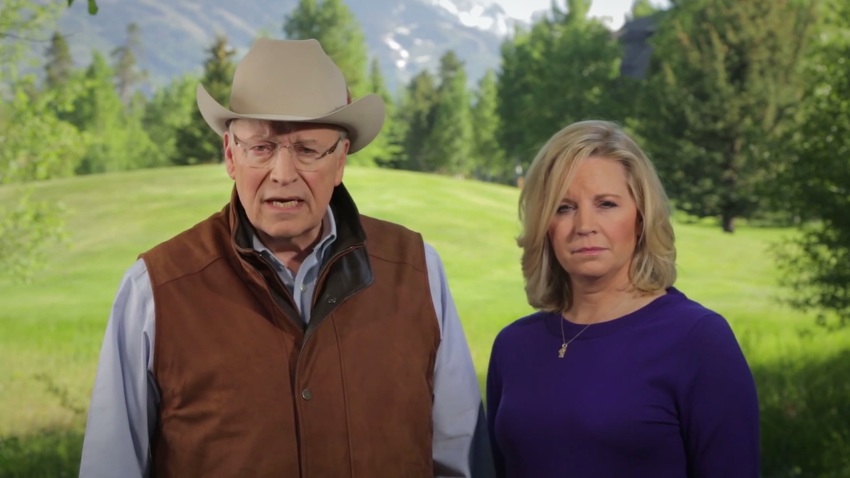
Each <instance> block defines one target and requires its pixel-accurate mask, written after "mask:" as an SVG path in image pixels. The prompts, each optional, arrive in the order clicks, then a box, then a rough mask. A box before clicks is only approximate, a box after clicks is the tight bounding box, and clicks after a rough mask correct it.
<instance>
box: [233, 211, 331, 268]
mask: <svg viewBox="0 0 850 478" xmlns="http://www.w3.org/2000/svg"><path fill="white" fill-rule="evenodd" d="M250 231H251V245H252V247H253V248H254V250H255V251H257V252H259V253H260V254H261V255H263V256H264V257H267V258H270V259H272V260H274V261H275V263H277V264H280V265H283V263H282V262H281V261H280V259H278V258H277V256H275V255H274V253H273V252H272V251H271V250H270V249H269V248H268V247H266V245H265V244H263V241H261V240H260V236H259V235H257V233H256V232H254V229H253V228H251V230H250ZM336 235H337V231H336V220H334V213H333V210H332V209H331V207H330V206H328V209H327V212H325V216H324V217H323V218H322V238H321V239H319V242H318V243H316V246H315V247H313V251H312V252H311V253H310V255H313V254H315V255H316V262H317V263H318V264H321V263H322V259H323V256H324V254H325V251H327V250H328V248H329V247H330V246H331V244H333V243H334V241H335V240H336Z"/></svg>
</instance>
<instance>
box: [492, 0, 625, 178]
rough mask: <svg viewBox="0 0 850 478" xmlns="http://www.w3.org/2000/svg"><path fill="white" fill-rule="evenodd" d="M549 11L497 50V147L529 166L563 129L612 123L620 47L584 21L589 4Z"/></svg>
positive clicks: (579, 1) (596, 22)
mask: <svg viewBox="0 0 850 478" xmlns="http://www.w3.org/2000/svg"><path fill="white" fill-rule="evenodd" d="M568 7H569V10H568V11H567V12H566V13H565V12H562V11H561V10H559V9H558V8H556V7H555V6H554V5H553V7H552V11H551V12H550V14H549V15H548V16H547V17H544V18H542V19H540V20H539V21H537V22H535V23H534V24H533V25H532V26H531V29H530V30H529V31H525V30H519V31H517V32H516V34H515V35H514V37H513V38H512V39H509V40H506V41H505V42H504V43H503V44H502V69H501V72H500V74H499V81H498V88H497V89H498V110H499V117H500V118H501V122H502V124H503V125H504V127H503V128H502V130H501V134H500V143H501V145H502V146H503V148H504V151H505V154H506V156H507V158H508V159H509V160H510V161H511V163H513V164H528V163H530V162H531V159H532V158H533V156H534V154H535V153H536V152H537V150H538V149H539V148H540V147H541V146H542V145H543V143H544V142H545V141H546V140H547V139H548V138H549V137H550V136H551V135H552V134H553V133H554V132H555V131H557V130H559V129H561V128H562V127H564V126H565V125H567V124H569V123H572V122H575V121H579V120H583V119H588V118H594V117H602V118H606V119H618V116H621V113H620V111H621V109H622V108H623V107H622V106H621V105H620V104H619V103H618V102H617V101H616V99H617V96H616V95H614V93H613V92H614V91H616V89H617V81H618V78H619V64H620V56H621V52H620V47H619V45H618V44H617V41H616V39H615V38H614V37H613V35H612V34H611V32H610V31H609V30H608V29H607V28H606V27H605V25H604V24H603V23H602V22H601V21H599V20H596V19H588V18H587V11H588V8H589V2H587V1H584V0H575V1H571V2H569V5H568Z"/></svg>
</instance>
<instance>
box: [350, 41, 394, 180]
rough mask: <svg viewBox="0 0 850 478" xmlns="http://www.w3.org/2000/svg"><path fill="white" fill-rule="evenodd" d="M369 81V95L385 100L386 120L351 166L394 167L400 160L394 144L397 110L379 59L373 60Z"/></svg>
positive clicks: (354, 157)
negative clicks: (379, 131)
mask: <svg viewBox="0 0 850 478" xmlns="http://www.w3.org/2000/svg"><path fill="white" fill-rule="evenodd" d="M369 80H370V85H371V87H370V89H369V93H373V94H376V95H378V96H380V97H381V99H383V100H384V105H385V107H386V119H385V120H384V126H383V128H382V129H381V133H380V134H379V135H378V137H377V138H375V139H374V140H373V141H372V142H371V143H369V146H367V147H366V148H364V149H363V150H362V151H360V152H358V153H357V154H356V155H353V156H351V159H350V161H351V163H350V164H356V165H379V166H385V167H393V166H394V165H395V164H397V162H398V160H399V148H398V146H397V145H395V144H394V143H393V135H394V134H397V133H394V130H396V129H397V127H396V126H395V121H394V115H395V108H394V106H393V100H392V97H391V96H390V92H389V90H388V89H387V85H386V82H384V76H383V74H382V73H381V65H380V63H379V62H378V60H377V58H375V59H373V60H372V66H371V68H370V73H369Z"/></svg>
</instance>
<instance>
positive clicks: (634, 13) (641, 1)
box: [626, 0, 660, 20]
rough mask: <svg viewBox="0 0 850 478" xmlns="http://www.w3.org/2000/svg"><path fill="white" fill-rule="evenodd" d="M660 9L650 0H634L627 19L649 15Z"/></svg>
mask: <svg viewBox="0 0 850 478" xmlns="http://www.w3.org/2000/svg"><path fill="white" fill-rule="evenodd" d="M659 11H660V10H659V9H658V8H657V7H655V6H653V5H652V2H651V1H650V0H634V2H632V8H631V10H629V13H628V14H626V19H627V20H633V19H635V18H642V17H648V16H651V15H654V14H656V13H658V12H659Z"/></svg>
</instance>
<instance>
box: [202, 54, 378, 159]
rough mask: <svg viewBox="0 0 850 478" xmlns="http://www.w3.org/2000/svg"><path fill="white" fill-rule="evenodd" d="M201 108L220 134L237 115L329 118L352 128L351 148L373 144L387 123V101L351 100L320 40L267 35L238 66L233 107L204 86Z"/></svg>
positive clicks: (319, 120)
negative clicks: (385, 102) (224, 103)
mask: <svg viewBox="0 0 850 478" xmlns="http://www.w3.org/2000/svg"><path fill="white" fill-rule="evenodd" d="M197 100H198V109H199V110H201V116H203V117H204V119H205V120H206V122H207V124H209V125H210V127H211V128H212V129H213V130H214V131H215V132H216V133H218V134H219V135H223V134H224V130H225V129H226V128H227V122H228V121H229V120H232V119H235V118H252V119H262V120H272V121H293V122H303V123H328V124H333V125H338V126H342V127H343V128H345V129H346V130H348V137H349V139H350V140H351V147H350V148H349V150H348V152H349V153H354V152H356V151H358V150H360V149H362V148H363V147H365V146H366V145H367V144H369V143H370V142H371V141H372V140H373V139H375V137H376V136H378V133H379V132H380V131H381V126H383V124H384V115H385V113H384V101H383V100H382V99H381V97H380V96H378V95H366V96H364V97H362V98H359V99H357V100H356V101H353V102H351V99H350V97H349V95H348V88H347V87H346V84H345V78H344V77H343V76H342V72H341V71H340V70H339V68H338V67H337V66H336V64H334V62H333V60H331V59H330V57H329V56H328V55H327V54H325V51H324V50H323V49H322V46H321V45H320V44H319V42H318V41H316V40H273V39H268V38H261V39H259V40H257V41H256V42H254V44H253V45H252V46H251V49H250V50H248V53H246V54H245V57H244V58H243V59H242V61H241V62H239V64H238V65H237V66H236V71H235V72H234V74H233V84H232V85H231V88H230V108H231V109H227V108H225V107H224V106H222V105H220V104H219V103H218V102H217V101H216V100H215V99H214V98H213V97H212V96H210V94H209V93H207V90H205V89H204V87H203V85H200V84H199V85H198V91H197Z"/></svg>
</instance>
